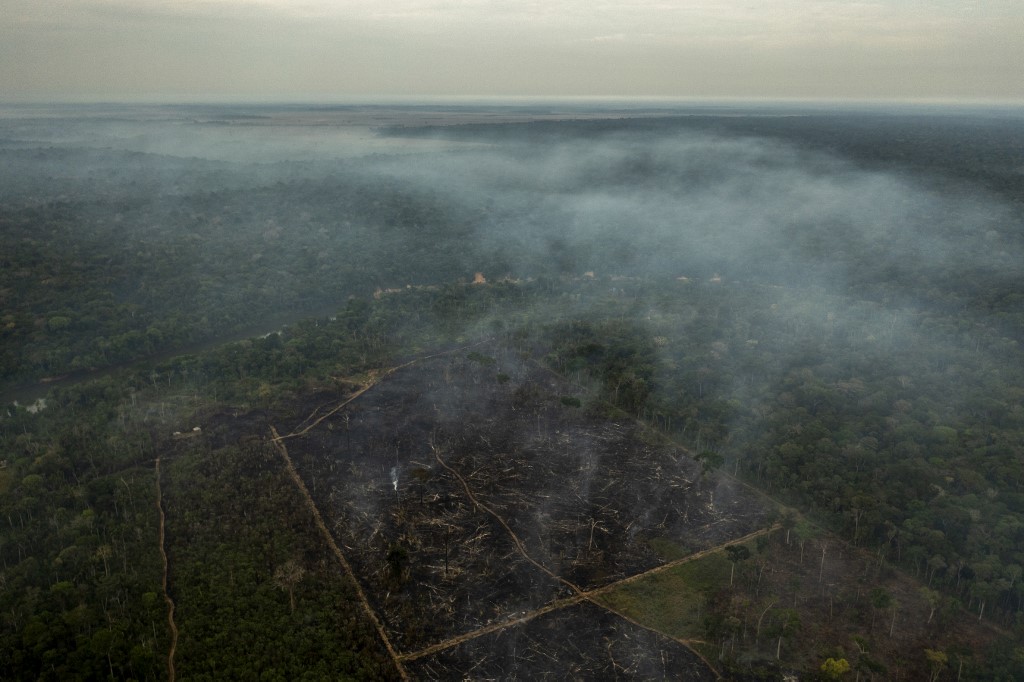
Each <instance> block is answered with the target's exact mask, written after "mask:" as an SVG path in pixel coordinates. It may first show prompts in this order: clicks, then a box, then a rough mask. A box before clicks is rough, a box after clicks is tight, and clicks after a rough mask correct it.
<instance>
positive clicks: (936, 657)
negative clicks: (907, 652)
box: [924, 649, 949, 682]
mask: <svg viewBox="0 0 1024 682" xmlns="http://www.w3.org/2000/svg"><path fill="white" fill-rule="evenodd" d="M924 657H925V658H927V659H928V666H929V668H930V669H931V670H930V671H929V675H928V679H929V680H930V682H935V680H937V679H939V675H941V674H942V669H943V668H945V667H946V664H948V663H949V655H948V654H946V652H945V651H936V650H934V649H925V650H924Z"/></svg>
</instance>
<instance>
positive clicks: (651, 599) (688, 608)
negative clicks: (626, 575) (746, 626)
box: [599, 541, 730, 638]
mask: <svg viewBox="0 0 1024 682" xmlns="http://www.w3.org/2000/svg"><path fill="white" fill-rule="evenodd" d="M664 542H668V541H664ZM652 543H653V541H652ZM652 547H653V544H652ZM656 551H658V550H656ZM729 568H730V565H729V562H728V560H726V558H725V554H724V553H721V552H719V553H715V554H712V555H711V556H708V557H705V558H703V559H698V560H696V561H692V562H689V563H685V564H681V565H680V566H676V567H675V568H672V569H670V570H668V571H664V572H662V573H656V574H654V575H651V576H649V577H647V578H645V579H643V580H639V581H637V582H634V583H629V584H627V585H623V586H622V587H620V588H619V589H617V590H614V591H612V592H609V593H608V594H605V595H602V596H601V597H600V598H599V601H601V602H602V603H604V604H606V605H607V606H609V607H610V608H613V609H615V610H616V611H620V612H622V613H624V614H626V615H628V616H629V617H631V618H633V619H635V620H636V621H638V622H639V623H641V624H643V625H645V626H647V627H651V628H654V629H655V630H658V631H660V632H664V633H666V634H669V635H672V636H674V637H682V638H693V637H700V636H701V635H702V634H703V633H702V630H701V620H702V619H703V617H704V602H705V599H706V595H707V594H709V593H711V592H713V591H715V590H717V589H719V588H722V587H726V586H727V585H728V584H729Z"/></svg>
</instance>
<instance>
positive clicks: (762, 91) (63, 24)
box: [0, 0, 1024, 101]
mask: <svg viewBox="0 0 1024 682" xmlns="http://www.w3.org/2000/svg"><path fill="white" fill-rule="evenodd" d="M1022 74H1024V0H978V1H975V2H970V1H968V0H864V1H857V0H747V1H733V0H692V1H684V0H614V1H612V0H0V99H26V98H28V99H80V98H101V99H118V98H132V99H134V98H143V99H146V98H153V97H158V98H172V99H173V98H178V99H208V98H219V97H227V98H252V99H310V98H312V99H326V98H330V99H338V98H344V97H350V96H376V95H389V96H394V95H397V96H421V95H541V96H584V95H590V96H640V95H646V96H664V97H710V98H719V97H801V98H856V99H875V98H882V99H903V98H929V99H956V100H965V99H967V100H975V99H997V100H1016V101H1024V77H1022Z"/></svg>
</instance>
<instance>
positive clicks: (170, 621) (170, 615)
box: [156, 457, 178, 682]
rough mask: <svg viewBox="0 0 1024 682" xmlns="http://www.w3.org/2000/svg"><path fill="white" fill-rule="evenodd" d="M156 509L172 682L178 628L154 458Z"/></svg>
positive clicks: (160, 491) (157, 467) (159, 488)
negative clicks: (171, 591)
mask: <svg viewBox="0 0 1024 682" xmlns="http://www.w3.org/2000/svg"><path fill="white" fill-rule="evenodd" d="M156 508H157V512H159V515H160V558H161V559H162V560H163V563H164V572H163V578H162V582H161V585H162V587H163V593H164V601H165V602H166V603H167V626H168V628H169V629H170V631H171V646H170V647H169V648H168V650H167V679H168V680H169V681H170V682H174V652H175V650H176V649H177V648H178V626H177V625H176V624H175V623H174V600H173V599H171V595H170V594H169V593H168V592H167V571H168V561H167V548H166V546H165V534H164V505H163V491H162V490H161V486H160V458H159V457H157V458H156Z"/></svg>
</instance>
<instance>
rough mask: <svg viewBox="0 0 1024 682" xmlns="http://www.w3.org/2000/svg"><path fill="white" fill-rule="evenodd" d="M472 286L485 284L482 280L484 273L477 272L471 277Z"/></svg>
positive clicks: (485, 281)
mask: <svg viewBox="0 0 1024 682" xmlns="http://www.w3.org/2000/svg"><path fill="white" fill-rule="evenodd" d="M473 284H487V280H486V279H484V273H482V272H478V273H476V274H474V275H473Z"/></svg>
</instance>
